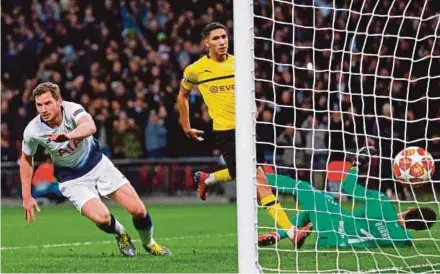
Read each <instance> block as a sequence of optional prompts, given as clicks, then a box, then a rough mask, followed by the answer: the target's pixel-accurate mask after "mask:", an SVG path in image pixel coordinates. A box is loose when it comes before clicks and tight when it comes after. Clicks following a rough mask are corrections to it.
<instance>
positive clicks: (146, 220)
mask: <svg viewBox="0 0 440 274" xmlns="http://www.w3.org/2000/svg"><path fill="white" fill-rule="evenodd" d="M33 96H34V98H35V104H36V107H37V111H38V113H39V115H37V116H36V117H35V118H34V119H33V120H32V121H31V122H30V123H29V124H28V125H27V126H26V129H25V130H24V134H23V135H24V136H23V145H22V156H21V160H20V177H21V183H22V196H23V207H24V211H25V216H26V220H27V222H28V225H29V224H30V222H31V219H33V221H34V222H35V221H36V216H35V212H34V207H35V208H36V210H37V211H40V208H39V206H38V203H37V202H36V201H35V199H34V198H33V197H32V196H31V180H32V174H33V171H34V167H33V155H34V154H35V152H36V150H37V147H38V146H39V145H40V146H42V147H44V148H45V149H46V150H47V151H48V152H49V154H50V156H51V158H52V160H53V164H54V167H55V177H57V179H58V181H59V188H60V191H61V193H62V194H63V195H64V196H66V197H67V198H68V199H69V200H70V201H71V202H72V203H73V204H74V205H75V207H76V208H77V209H78V210H79V211H80V212H81V214H82V215H84V216H86V217H87V218H89V219H90V220H91V221H93V222H94V223H95V224H96V225H97V226H98V227H99V228H100V229H101V230H103V231H105V232H107V233H111V234H114V235H115V236H116V240H117V243H118V247H119V250H120V251H121V254H122V255H124V256H128V257H132V256H135V255H136V249H135V247H134V245H133V243H132V242H131V239H130V236H129V235H128V233H127V231H126V229H125V228H124V226H123V225H121V224H120V223H119V222H118V221H117V220H116V219H115V217H114V216H113V215H112V214H111V213H110V212H109V210H108V208H107V207H106V206H105V204H104V203H103V202H102V201H101V199H100V197H99V196H100V195H101V196H108V197H109V198H110V199H112V200H114V201H115V202H117V203H118V204H119V205H121V206H122V207H124V208H125V209H126V210H127V211H128V212H129V213H130V214H131V215H132V216H133V224H134V226H135V228H136V230H137V231H138V232H139V236H140V238H141V241H142V246H143V247H144V248H145V249H146V251H147V252H148V253H150V254H153V255H171V252H170V251H169V250H168V249H167V248H166V247H164V246H162V245H160V244H158V243H157V242H156V241H155V240H154V239H153V223H152V221H151V217H150V214H149V213H148V212H147V210H146V209H145V206H144V204H143V203H142V201H141V199H140V198H139V196H138V195H137V193H136V191H135V190H134V188H133V187H132V186H131V184H130V182H129V181H128V180H127V179H126V178H125V177H124V176H123V175H122V173H121V172H120V171H119V170H118V169H117V168H116V167H115V166H114V165H113V164H112V163H111V161H110V160H109V159H108V158H107V157H106V156H105V155H103V154H102V153H101V151H100V148H99V144H98V142H97V141H96V139H94V138H93V136H92V135H93V134H94V133H95V132H96V127H95V123H94V121H93V118H92V117H91V116H90V114H88V113H87V112H86V111H85V109H84V108H83V107H82V106H81V105H79V104H76V103H72V102H67V101H62V99H61V94H60V89H59V87H58V86H57V85H56V84H53V83H50V82H47V83H42V84H39V85H38V86H37V87H36V88H35V89H34V90H33Z"/></svg>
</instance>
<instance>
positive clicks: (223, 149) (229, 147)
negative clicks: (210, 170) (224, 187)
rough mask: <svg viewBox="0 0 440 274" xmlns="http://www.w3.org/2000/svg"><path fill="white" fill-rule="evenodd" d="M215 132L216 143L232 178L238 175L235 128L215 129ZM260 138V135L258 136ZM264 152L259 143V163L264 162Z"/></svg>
mask: <svg viewBox="0 0 440 274" xmlns="http://www.w3.org/2000/svg"><path fill="white" fill-rule="evenodd" d="M214 134H215V144H216V145H217V148H218V149H219V150H220V153H221V154H222V156H223V158H224V159H225V162H226V167H227V168H228V171H229V174H230V175H231V178H232V179H235V176H236V160H235V159H236V157H235V129H231V130H223V131H214ZM257 139H258V136H257ZM264 162H265V160H264V152H263V150H261V149H258V145H257V163H264Z"/></svg>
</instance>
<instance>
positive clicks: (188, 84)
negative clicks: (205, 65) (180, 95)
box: [182, 65, 197, 90]
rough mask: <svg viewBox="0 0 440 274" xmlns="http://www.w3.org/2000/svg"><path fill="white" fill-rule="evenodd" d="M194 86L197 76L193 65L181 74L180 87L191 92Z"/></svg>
mask: <svg viewBox="0 0 440 274" xmlns="http://www.w3.org/2000/svg"><path fill="white" fill-rule="evenodd" d="M195 85H197V74H196V73H195V69H194V65H189V66H187V67H186V69H185V71H184V72H183V79H182V86H183V87H184V88H185V89H187V90H191V89H192V88H193V87H194V86H195Z"/></svg>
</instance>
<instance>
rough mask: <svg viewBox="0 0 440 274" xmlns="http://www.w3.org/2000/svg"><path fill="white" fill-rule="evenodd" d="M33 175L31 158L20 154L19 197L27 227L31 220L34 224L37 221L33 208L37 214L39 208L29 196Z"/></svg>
mask: <svg viewBox="0 0 440 274" xmlns="http://www.w3.org/2000/svg"><path fill="white" fill-rule="evenodd" d="M33 173H34V164H33V157H32V156H30V155H27V154H26V153H24V152H22V153H21V159H20V179H21V195H22V197H23V209H24V216H25V219H26V221H27V223H28V225H29V224H30V223H31V219H32V220H33V221H34V223H35V222H36V221H37V217H36V215H35V212H34V207H35V208H36V209H37V211H38V212H40V207H39V206H38V203H37V201H36V200H35V199H34V198H33V197H32V195H31V182H32V175H33Z"/></svg>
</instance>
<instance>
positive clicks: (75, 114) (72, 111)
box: [66, 103, 90, 124]
mask: <svg viewBox="0 0 440 274" xmlns="http://www.w3.org/2000/svg"><path fill="white" fill-rule="evenodd" d="M67 108H68V109H67V110H66V111H67V115H68V117H70V118H71V119H73V121H74V122H75V124H78V121H79V119H80V118H81V117H83V116H87V115H90V114H89V113H88V112H87V111H86V110H85V109H84V107H83V106H81V105H80V104H76V103H70V104H69V105H68V107H67Z"/></svg>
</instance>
